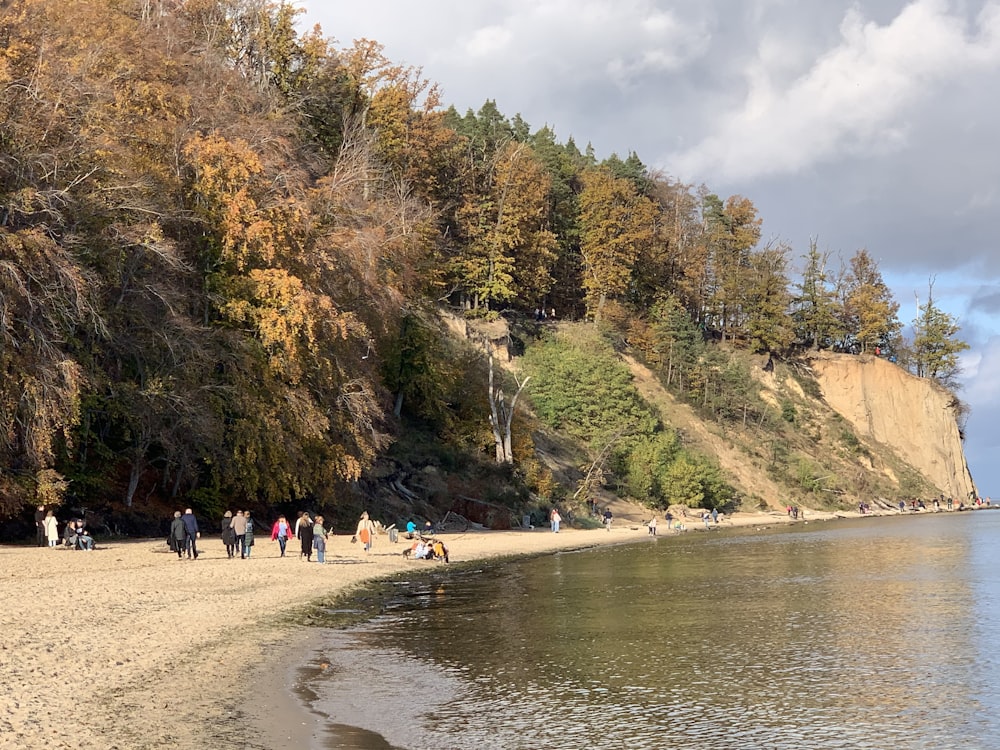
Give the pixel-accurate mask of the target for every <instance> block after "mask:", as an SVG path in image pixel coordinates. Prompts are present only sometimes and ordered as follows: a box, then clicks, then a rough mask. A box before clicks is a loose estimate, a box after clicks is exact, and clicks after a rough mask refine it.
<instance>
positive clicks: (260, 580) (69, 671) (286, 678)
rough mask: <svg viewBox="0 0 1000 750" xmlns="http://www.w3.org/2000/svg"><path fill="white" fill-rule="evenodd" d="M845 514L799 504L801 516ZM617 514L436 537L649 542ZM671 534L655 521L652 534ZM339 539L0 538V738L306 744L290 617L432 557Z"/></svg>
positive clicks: (466, 545)
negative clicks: (61, 541)
mask: <svg viewBox="0 0 1000 750" xmlns="http://www.w3.org/2000/svg"><path fill="white" fill-rule="evenodd" d="M885 515H889V514H885ZM892 515H896V514H892ZM852 517H858V514H856V513H849V512H848V513H820V512H818V511H817V512H813V511H808V516H807V518H806V519H805V523H809V522H812V521H818V520H832V519H834V518H852ZM619 520H620V521H621V522H620V524H619V525H618V526H617V527H613V528H612V530H611V531H610V532H608V531H607V530H605V529H594V530H578V529H566V528H564V529H563V530H562V531H561V532H560V533H559V534H553V533H551V532H550V531H549V530H548V529H534V530H520V531H518V530H515V531H468V532H464V533H454V534H442V535H440V536H441V538H442V539H443V540H444V541H445V543H446V544H447V545H448V548H449V552H450V554H451V559H452V561H453V563H464V562H474V561H480V560H481V561H490V560H491V561H498V560H501V559H503V558H513V557H524V556H531V555H539V554H550V553H554V552H558V551H564V550H573V549H586V548H593V547H599V546H605V545H609V544H621V543H637V542H641V541H643V540H646V541H651V540H652V537H650V536H649V535H648V533H647V530H646V528H645V526H644V525H642V524H641V523H639V522H638V521H636V520H634V519H627V518H626V519H616V522H618V521H619ZM687 522H688V523H689V528H690V529H691V530H695V529H696V528H697V527H698V526H701V522H700V521H698V520H697V519H696V518H689V519H687ZM792 523H794V522H793V521H792V519H790V518H787V516H785V515H784V514H782V513H780V512H774V511H772V512H770V513H764V512H761V513H737V514H735V515H734V516H732V517H727V518H726V519H725V521H724V522H723V523H722V524H720V528H722V529H725V528H741V527H771V526H778V525H785V524H792ZM799 523H803V521H802V520H800V521H799ZM700 530H701V531H704V530H705V529H704V527H703V526H701V528H700ZM674 533H676V532H674ZM674 533H670V532H666V531H665V530H663V529H662V527H661V533H659V537H660V541H666V540H664V539H662V537H668V538H669V537H670V536H673V535H674ZM349 539H350V536H349V535H337V536H334V537H332V539H331V542H330V544H329V546H328V564H327V565H318V564H315V563H313V564H307V563H305V562H304V561H300V560H299V559H298V557H297V552H291V549H292V548H291V547H290V557H286V558H280V557H279V556H278V547H277V543H272V542H270V541H269V540H266V539H261V540H259V541H258V544H257V545H255V548H254V554H253V556H252V557H251V558H250V559H248V560H239V559H235V560H230V559H228V558H227V557H226V552H225V548H224V546H223V545H222V542H221V540H220V539H219V538H218V537H217V536H214V535H213V536H207V535H206V536H205V537H203V538H202V539H201V540H200V543H199V547H200V551H201V555H200V557H199V559H198V560H195V561H188V560H183V561H182V560H178V559H177V557H176V556H175V555H174V554H173V553H170V552H169V550H168V549H167V547H166V544H165V543H164V542H162V541H161V540H136V541H111V542H102V543H99V545H98V546H99V549H98V550H96V551H94V552H92V553H88V552H75V551H71V550H67V549H63V548H55V549H49V548H38V547H29V546H10V545H7V546H0V595H2V596H3V600H4V601H5V602H7V603H8V606H7V607H6V608H5V610H6V611H4V612H3V613H0V678H2V679H0V696H2V697H3V700H0V704H3V705H4V706H5V707H6V708H5V709H4V712H3V713H2V714H0V748H3V749H6V748H21V747H29V746H36V745H45V746H47V747H50V748H63V747H65V748H69V747H73V748H95V749H97V748H101V749H107V748H119V749H120V750H134V749H136V748H154V747H155V748H159V749H162V748H175V749H177V750H188V749H189V748H191V749H192V750H193V749H194V748H203V747H213V748H217V749H218V750H226V748H234V750H235V748H241V749H242V748H248V747H250V748H280V747H287V746H299V747H311V746H316V745H315V744H310V743H313V741H314V739H315V742H316V743H319V742H320V736H319V734H321V733H322V729H323V728H322V727H320V726H319V719H318V717H317V716H316V715H315V714H312V712H311V711H310V710H309V708H308V706H306V705H305V704H304V702H303V701H302V700H300V698H299V696H297V695H294V694H293V693H294V688H295V684H296V681H297V674H298V673H297V672H296V673H293V671H294V670H301V669H303V668H305V667H304V666H303V664H304V662H305V659H303V658H300V657H303V656H307V655H308V657H309V658H311V657H312V656H313V655H314V654H315V646H316V643H317V638H318V633H319V631H317V630H313V631H312V632H310V628H309V626H308V625H307V624H301V623H299V622H297V621H296V619H295V617H296V615H301V614H302V613H306V612H308V611H309V608H310V607H314V606H316V605H317V603H318V602H320V601H329V600H332V599H333V598H335V597H338V598H339V597H344V596H347V595H349V594H350V593H351V592H353V591H356V590H358V589H360V588H361V587H363V586H366V585H369V584H372V583H374V582H377V581H379V580H381V579H386V578H388V577H391V576H393V575H395V574H404V573H407V572H412V573H414V574H415V575H422V574H426V573H428V572H430V571H431V570H433V569H435V568H439V567H440V566H441V565H443V563H437V562H426V561H416V560H409V559H407V558H404V557H403V555H402V554H401V553H402V550H403V549H404V548H405V546H406V544H405V541H404V540H403V539H401V540H400V543H399V544H391V543H390V542H389V541H388V539H387V538H386V537H385V536H380V537H378V539H377V541H376V544H375V547H374V548H373V550H372V552H371V553H369V554H368V555H366V554H365V553H364V552H363V551H362V550H360V549H359V545H352V544H350V543H349ZM290 688H291V690H290ZM286 716H287V717H288V718H287V719H286V718H285V717H286ZM317 733H319V734H317ZM290 738H294V739H290ZM292 743H301V744H292Z"/></svg>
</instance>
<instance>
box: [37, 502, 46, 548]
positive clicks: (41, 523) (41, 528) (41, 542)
mask: <svg viewBox="0 0 1000 750" xmlns="http://www.w3.org/2000/svg"><path fill="white" fill-rule="evenodd" d="M45 541H46V532H45V506H44V505H39V506H38V507H37V508H35V543H36V544H37V545H38V546H39V547H44V546H45Z"/></svg>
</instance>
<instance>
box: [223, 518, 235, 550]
mask: <svg viewBox="0 0 1000 750" xmlns="http://www.w3.org/2000/svg"><path fill="white" fill-rule="evenodd" d="M222 543H223V544H224V545H226V557H228V558H229V559H230V560H232V559H233V558H234V557H236V531H235V530H234V529H233V512H232V511H231V510H227V511H226V512H225V513H224V514H223V516H222Z"/></svg>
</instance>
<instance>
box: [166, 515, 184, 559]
mask: <svg viewBox="0 0 1000 750" xmlns="http://www.w3.org/2000/svg"><path fill="white" fill-rule="evenodd" d="M186 538H187V531H186V530H185V528H184V521H182V520H181V512H180V511H179V510H175V511H174V520H173V521H171V523H170V537H169V542H170V549H172V550H173V551H174V552H176V553H177V559H178V560H180V559H181V558H183V557H184V540H185V539H186Z"/></svg>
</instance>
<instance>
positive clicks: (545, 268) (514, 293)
mask: <svg viewBox="0 0 1000 750" xmlns="http://www.w3.org/2000/svg"><path fill="white" fill-rule="evenodd" d="M549 186H550V182H549V178H548V175H547V174H546V172H545V170H544V169H543V167H542V166H541V165H540V164H539V163H538V161H537V159H536V158H535V157H534V154H533V153H532V151H531V148H530V147H529V146H527V145H526V144H523V143H509V144H508V145H507V146H505V147H504V148H502V149H501V150H500V151H499V152H498V153H497V154H496V160H495V163H494V165H493V168H492V170H490V172H488V173H487V175H486V182H485V183H484V188H485V192H484V193H482V194H477V193H470V194H468V196H467V202H466V205H464V206H463V207H462V209H461V211H460V212H459V221H460V226H461V228H462V234H463V237H464V238H465V239H466V242H467V246H466V250H465V253H464V254H463V255H462V256H461V257H460V258H458V259H457V261H456V264H455V265H456V268H457V270H458V275H459V278H460V280H461V282H462V286H463V288H465V289H466V290H467V291H468V293H469V294H470V295H471V298H472V303H471V306H472V307H473V309H479V308H480V307H484V308H485V309H487V310H489V309H494V308H495V307H496V306H497V305H498V304H503V303H506V302H510V301H512V300H514V299H520V300H522V301H523V302H524V303H526V306H528V307H530V306H531V305H535V306H537V305H538V304H539V303H540V302H541V301H542V300H544V298H545V295H546V294H547V293H548V291H549V289H550V288H551V285H552V276H551V272H550V269H551V266H552V264H553V262H554V260H555V251H556V239H555V235H553V234H552V232H550V231H549V230H548V229H547V226H548V209H549V195H548V191H549Z"/></svg>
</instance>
